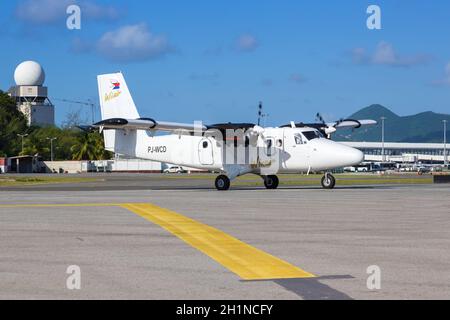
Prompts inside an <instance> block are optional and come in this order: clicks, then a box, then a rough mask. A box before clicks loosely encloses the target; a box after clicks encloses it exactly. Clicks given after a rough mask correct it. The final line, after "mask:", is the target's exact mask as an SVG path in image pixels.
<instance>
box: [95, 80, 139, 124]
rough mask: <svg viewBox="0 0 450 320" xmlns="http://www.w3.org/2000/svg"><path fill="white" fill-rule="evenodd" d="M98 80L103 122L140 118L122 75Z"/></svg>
mask: <svg viewBox="0 0 450 320" xmlns="http://www.w3.org/2000/svg"><path fill="white" fill-rule="evenodd" d="M97 80H98V92H99V95H100V107H101V111H102V120H106V119H111V118H125V119H138V118H139V113H138V111H137V109H136V105H135V104H134V101H133V98H132V97H131V94H130V90H128V86H127V83H126V82H125V79H124V77H123V75H122V73H112V74H104V75H100V76H98V77H97Z"/></svg>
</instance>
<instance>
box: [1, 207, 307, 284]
mask: <svg viewBox="0 0 450 320" xmlns="http://www.w3.org/2000/svg"><path fill="white" fill-rule="evenodd" d="M71 207H72V208H76V207H122V208H125V209H127V210H129V211H131V212H133V213H135V214H137V215H139V216H141V217H143V218H145V219H146V220H148V221H150V222H152V223H155V224H157V225H159V226H160V227H162V228H163V229H165V230H167V231H168V232H170V233H171V234H173V235H175V236H176V237H178V238H179V239H181V240H183V241H184V242H186V243H187V244H189V245H191V246H192V247H194V248H195V249H197V250H199V251H201V252H202V253H204V254H205V255H207V256H209V257H210V258H212V259H213V260H215V261H216V262H218V263H220V264H221V265H222V266H224V267H225V268H227V269H228V270H230V271H232V272H234V273H235V274H237V275H238V276H240V277H241V278H242V279H244V280H271V279H292V278H314V277H315V275H313V274H311V273H309V272H306V271H304V270H302V269H300V268H298V267H296V266H294V265H292V264H290V263H288V262H286V261H283V260H281V259H279V258H277V257H274V256H272V255H270V254H268V253H266V252H264V251H261V250H259V249H257V248H254V247H252V246H250V245H248V244H246V243H244V242H242V241H240V240H238V239H236V238H234V237H232V236H230V235H228V234H226V233H224V232H222V231H220V230H218V229H215V228H213V227H210V226H208V225H205V224H203V223H200V222H197V221H195V220H193V219H190V218H187V217H185V216H183V215H181V214H178V213H176V212H173V211H170V210H168V209H163V208H160V207H158V206H155V205H152V204H148V203H142V204H140V203H136V204H133V203H130V204H119V203H86V204H7V205H0V208H71Z"/></svg>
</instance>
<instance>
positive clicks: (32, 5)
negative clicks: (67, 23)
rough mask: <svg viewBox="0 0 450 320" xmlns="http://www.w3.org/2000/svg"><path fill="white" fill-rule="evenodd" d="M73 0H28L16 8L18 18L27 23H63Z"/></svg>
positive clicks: (73, 2)
mask: <svg viewBox="0 0 450 320" xmlns="http://www.w3.org/2000/svg"><path fill="white" fill-rule="evenodd" d="M75 3H76V1H73V0H26V1H21V2H20V3H19V4H18V5H17V7H16V16H17V18H19V19H20V20H22V21H23V22H26V23H32V24H53V23H57V22H60V21H63V20H64V18H65V17H66V9H67V7H68V6H69V5H71V4H75Z"/></svg>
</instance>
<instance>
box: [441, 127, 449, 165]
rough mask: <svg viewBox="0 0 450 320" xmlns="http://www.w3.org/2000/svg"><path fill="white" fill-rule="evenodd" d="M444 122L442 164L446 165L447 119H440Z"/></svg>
mask: <svg viewBox="0 0 450 320" xmlns="http://www.w3.org/2000/svg"><path fill="white" fill-rule="evenodd" d="M442 122H443V123H444V166H447V165H448V157H447V120H442Z"/></svg>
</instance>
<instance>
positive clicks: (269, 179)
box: [264, 176, 280, 190]
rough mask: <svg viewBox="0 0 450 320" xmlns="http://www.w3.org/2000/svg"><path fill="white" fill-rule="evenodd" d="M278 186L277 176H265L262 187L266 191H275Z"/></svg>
mask: <svg viewBox="0 0 450 320" xmlns="http://www.w3.org/2000/svg"><path fill="white" fill-rule="evenodd" d="M279 184H280V180H279V179H278V177H277V176H265V177H264V185H265V186H266V188H267V189H270V190H273V189H277V188H278V185H279Z"/></svg>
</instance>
